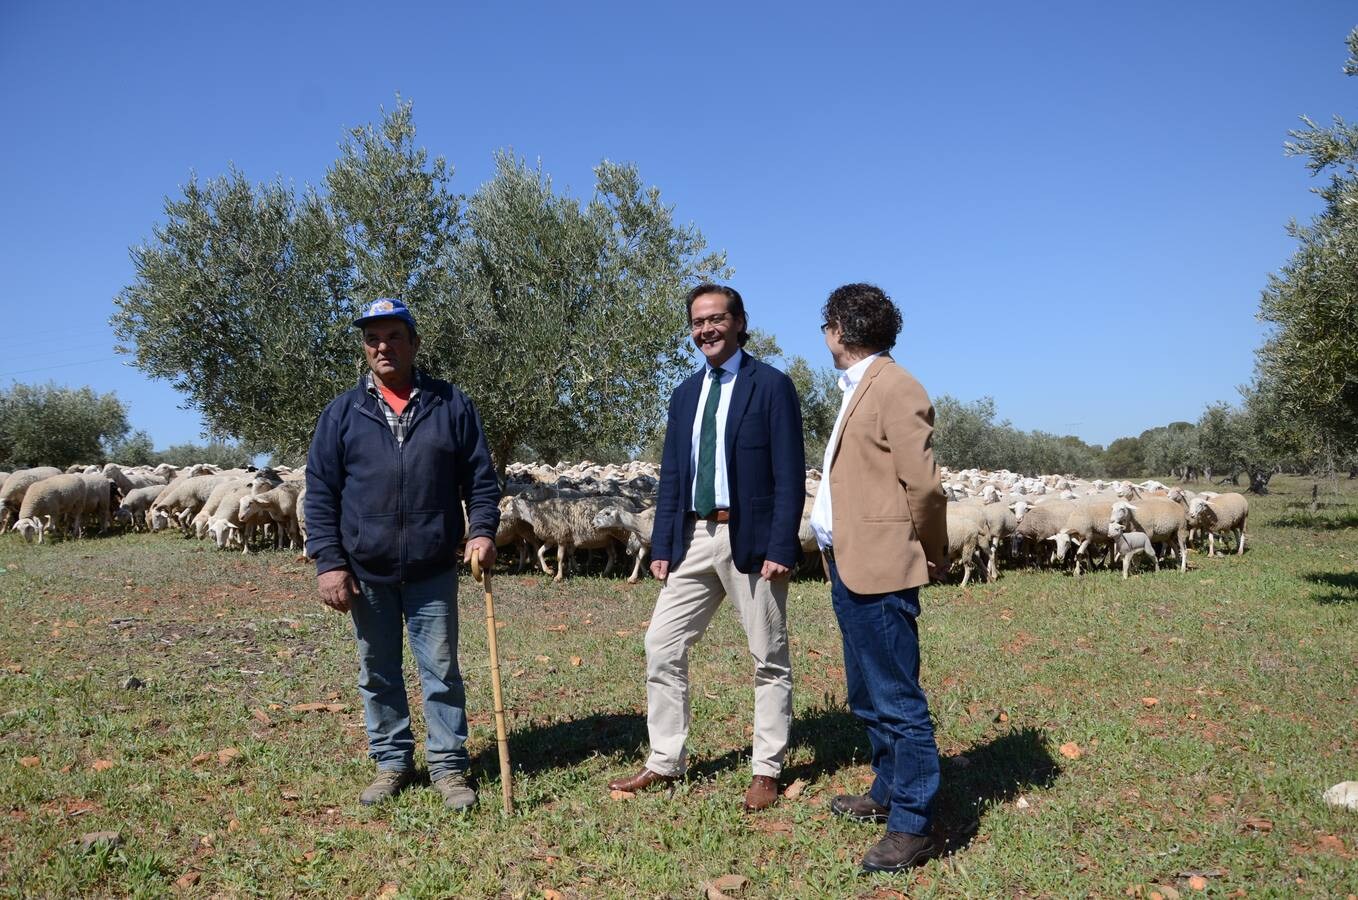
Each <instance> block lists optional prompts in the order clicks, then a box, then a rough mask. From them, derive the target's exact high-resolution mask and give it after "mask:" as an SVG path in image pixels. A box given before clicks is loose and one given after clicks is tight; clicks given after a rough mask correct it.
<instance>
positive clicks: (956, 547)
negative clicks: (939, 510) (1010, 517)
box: [947, 503, 990, 587]
mask: <svg viewBox="0 0 1358 900" xmlns="http://www.w3.org/2000/svg"><path fill="white" fill-rule="evenodd" d="M947 518H948V562H949V563H950V564H953V565H955V564H957V563H959V562H960V563H961V564H962V587H966V586H967V582H968V581H970V580H971V573H972V571H973V570H974V569H975V568H976V565H975V563H974V562H973V560H974V559H975V557H976V554H978V553H982V551H981V547H983V546H986V545H988V544H989V543H990V530H989V528H988V527H987V526H986V520H985V516H983V515H982V514H981V511H980V509H978V508H977V507H974V506H970V505H966V504H962V503H949V504H948V506H947ZM982 562H983V563H985V562H986V560H985V559H984V554H982ZM986 572H987V574H989V565H988V564H987V565H986Z"/></svg>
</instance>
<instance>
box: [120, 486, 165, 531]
mask: <svg viewBox="0 0 1358 900" xmlns="http://www.w3.org/2000/svg"><path fill="white" fill-rule="evenodd" d="M166 487H167V485H163V484H152V485H148V486H146V487H139V488H133V489H132V490H130V491H128V492H127V493H126V494H124V495H123V501H122V503H120V504H119V505H118V510H117V512H115V513H114V514H113V517H114V518H115V519H117V520H118V521H120V522H126V523H127V524H128V525H130V526H132V530H133V531H140V530H141V529H142V528H143V527H145V528H147V529H148V530H149V529H150V528H151V519H150V515H149V513H150V511H151V504H152V503H154V502H155V499H156V498H157V497H159V496H160V495H161V494H162V493H164V492H165V489H166Z"/></svg>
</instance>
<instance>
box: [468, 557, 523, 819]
mask: <svg viewBox="0 0 1358 900" xmlns="http://www.w3.org/2000/svg"><path fill="white" fill-rule="evenodd" d="M472 578H473V579H475V580H476V581H478V582H480V584H481V587H482V588H483V589H484V590H485V592H486V642H487V643H488V644H489V645H490V689H491V692H492V694H493V696H494V698H495V747H496V749H497V750H499V751H500V787H501V789H502V791H503V793H504V807H505V815H507V816H509V815H513V814H514V785H513V775H512V774H511V773H510V769H509V736H508V734H507V729H506V728H505V698H504V694H503V693H502V692H501V691H500V647H499V644H498V643H496V634H495V598H494V597H493V596H491V593H490V572H489V571H488V570H485V569H482V568H481V559H480V554H477V553H473V554H472Z"/></svg>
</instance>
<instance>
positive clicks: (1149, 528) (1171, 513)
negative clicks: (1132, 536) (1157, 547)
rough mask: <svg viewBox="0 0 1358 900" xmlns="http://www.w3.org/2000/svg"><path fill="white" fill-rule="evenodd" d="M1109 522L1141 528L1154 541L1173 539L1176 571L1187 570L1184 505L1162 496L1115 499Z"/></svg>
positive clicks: (1134, 528)
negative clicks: (1176, 551) (1135, 499)
mask: <svg viewBox="0 0 1358 900" xmlns="http://www.w3.org/2000/svg"><path fill="white" fill-rule="evenodd" d="M1108 521H1109V522H1110V523H1113V522H1116V523H1118V524H1119V525H1125V526H1127V529H1128V530H1129V531H1133V530H1134V531H1142V532H1145V533H1146V534H1148V535H1150V539H1151V540H1152V541H1154V542H1156V543H1160V542H1168V541H1169V540H1170V539H1173V540H1174V541H1175V543H1176V544H1177V546H1178V550H1179V571H1180V572H1186V571H1188V516H1187V514H1186V513H1185V512H1184V508H1183V507H1182V506H1180V505H1179V504H1177V503H1175V502H1174V501H1173V500H1170V499H1168V498H1166V497H1143V498H1141V499H1140V500H1138V501H1137V502H1136V503H1130V502H1128V501H1126V500H1119V501H1118V502H1116V503H1114V504H1113V510H1112V514H1111V515H1110V516H1109V519H1108Z"/></svg>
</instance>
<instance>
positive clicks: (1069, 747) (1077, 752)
mask: <svg viewBox="0 0 1358 900" xmlns="http://www.w3.org/2000/svg"><path fill="white" fill-rule="evenodd" d="M1058 752H1059V753H1060V754H1061V755H1062V756H1064V757H1065V758H1066V759H1079V758H1080V757H1082V756H1084V755H1085V752H1084V751H1083V750H1081V749H1080V745H1079V744H1077V743H1075V742H1074V741H1067V742H1066V743H1064V744H1062V745H1061V747H1060V748H1059V751H1058Z"/></svg>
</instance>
